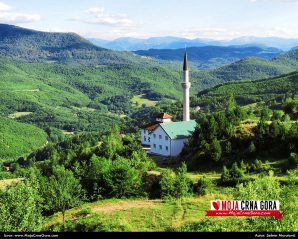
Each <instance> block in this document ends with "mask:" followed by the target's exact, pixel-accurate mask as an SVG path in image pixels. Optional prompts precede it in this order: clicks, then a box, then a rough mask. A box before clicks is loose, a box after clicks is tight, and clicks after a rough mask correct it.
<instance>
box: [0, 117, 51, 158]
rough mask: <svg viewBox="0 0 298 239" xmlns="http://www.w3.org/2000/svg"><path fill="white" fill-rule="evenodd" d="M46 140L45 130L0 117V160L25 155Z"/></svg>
mask: <svg viewBox="0 0 298 239" xmlns="http://www.w3.org/2000/svg"><path fill="white" fill-rule="evenodd" d="M46 142H47V135H46V133H45V132H44V131H43V130H41V129H39V128H37V127H35V126H33V125H28V124H23V123H19V122H16V121H14V120H11V119H6V118H2V117H0V152H1V154H0V162H1V161H4V160H10V159H14V158H16V157H20V156H25V155H26V154H28V153H30V152H32V151H34V150H37V149H39V148H40V147H41V146H43V145H44V144H46Z"/></svg>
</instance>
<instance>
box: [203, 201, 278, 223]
mask: <svg viewBox="0 0 298 239" xmlns="http://www.w3.org/2000/svg"><path fill="white" fill-rule="evenodd" d="M279 205H280V203H279V201H249V200H242V201H236V200H228V201H227V200H225V201H211V210H207V211H206V216H213V217H215V216H217V217H231V216H234V217H260V216H265V217H270V216H272V217H274V218H275V219H281V218H282V217H283V215H282V213H281V212H280V211H279Z"/></svg>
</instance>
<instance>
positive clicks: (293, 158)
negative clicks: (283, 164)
mask: <svg viewBox="0 0 298 239" xmlns="http://www.w3.org/2000/svg"><path fill="white" fill-rule="evenodd" d="M288 162H289V165H290V166H297V165H298V155H297V154H296V153H291V154H290V157H289V159H288Z"/></svg>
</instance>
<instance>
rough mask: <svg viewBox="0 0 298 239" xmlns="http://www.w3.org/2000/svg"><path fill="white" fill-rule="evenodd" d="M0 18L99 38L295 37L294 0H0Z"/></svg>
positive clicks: (297, 1)
mask: <svg viewBox="0 0 298 239" xmlns="http://www.w3.org/2000/svg"><path fill="white" fill-rule="evenodd" d="M0 22H1V23H10V24H14V25H18V26H22V27H27V28H32V29H37V30H43V31H64V32H76V33H78V34H80V35H83V36H85V37H97V38H103V39H114V38H118V37H140V38H146V37H153V36H169V35H171V36H181V37H187V38H212V39H231V38H236V37H240V36H262V37H265V36H279V37H287V38H290V37H295V38H298V0H0Z"/></svg>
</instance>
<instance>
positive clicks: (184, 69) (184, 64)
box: [183, 47, 188, 71]
mask: <svg viewBox="0 0 298 239" xmlns="http://www.w3.org/2000/svg"><path fill="white" fill-rule="evenodd" d="M183 71H188V57H187V51H186V47H185V53H184V61H183Z"/></svg>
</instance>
